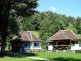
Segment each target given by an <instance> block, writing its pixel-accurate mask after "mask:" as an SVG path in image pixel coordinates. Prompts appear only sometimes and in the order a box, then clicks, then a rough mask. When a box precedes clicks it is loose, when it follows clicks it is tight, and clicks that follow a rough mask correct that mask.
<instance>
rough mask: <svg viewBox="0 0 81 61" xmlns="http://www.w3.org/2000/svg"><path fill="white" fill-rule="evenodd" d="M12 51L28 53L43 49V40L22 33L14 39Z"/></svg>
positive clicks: (30, 34)
mask: <svg viewBox="0 0 81 61" xmlns="http://www.w3.org/2000/svg"><path fill="white" fill-rule="evenodd" d="M11 45H12V51H17V52H18V51H26V50H32V49H36V50H38V49H41V39H40V38H37V37H36V36H35V35H33V34H32V33H31V32H22V33H21V34H20V35H18V36H16V37H14V39H13V40H12V42H11Z"/></svg>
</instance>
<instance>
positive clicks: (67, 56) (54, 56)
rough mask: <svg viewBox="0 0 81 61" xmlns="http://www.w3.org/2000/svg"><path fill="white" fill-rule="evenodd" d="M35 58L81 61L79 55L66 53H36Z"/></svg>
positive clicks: (80, 54) (80, 55)
mask: <svg viewBox="0 0 81 61" xmlns="http://www.w3.org/2000/svg"><path fill="white" fill-rule="evenodd" d="M35 54H36V55H37V57H43V58H48V59H53V60H59V61H81V53H70V52H69V53H66V52H36V53H35Z"/></svg>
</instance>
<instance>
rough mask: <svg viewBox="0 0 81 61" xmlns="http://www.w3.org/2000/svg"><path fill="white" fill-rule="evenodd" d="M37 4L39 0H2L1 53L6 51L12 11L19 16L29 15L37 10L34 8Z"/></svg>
mask: <svg viewBox="0 0 81 61" xmlns="http://www.w3.org/2000/svg"><path fill="white" fill-rule="evenodd" d="M37 5H38V4H37V0H0V18H1V20H0V33H1V35H2V36H1V38H2V45H1V53H4V52H5V46H6V38H7V35H8V26H9V22H10V21H9V15H10V11H13V12H14V13H15V14H17V16H25V17H26V16H27V17H29V16H31V15H32V14H33V13H34V12H35V10H34V8H36V7H37Z"/></svg>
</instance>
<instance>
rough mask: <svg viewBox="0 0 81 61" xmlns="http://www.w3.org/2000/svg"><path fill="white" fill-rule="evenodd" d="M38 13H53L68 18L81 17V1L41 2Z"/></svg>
mask: <svg viewBox="0 0 81 61" xmlns="http://www.w3.org/2000/svg"><path fill="white" fill-rule="evenodd" d="M38 4H39V6H38V7H37V9H36V10H38V11H52V12H55V13H58V14H63V15H64V14H65V15H66V16H74V17H78V16H79V17H81V0H39V1H38Z"/></svg>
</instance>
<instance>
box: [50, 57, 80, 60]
mask: <svg viewBox="0 0 81 61" xmlns="http://www.w3.org/2000/svg"><path fill="white" fill-rule="evenodd" d="M51 60H55V61H81V60H80V59H73V58H62V57H59V58H54V59H51Z"/></svg>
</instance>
